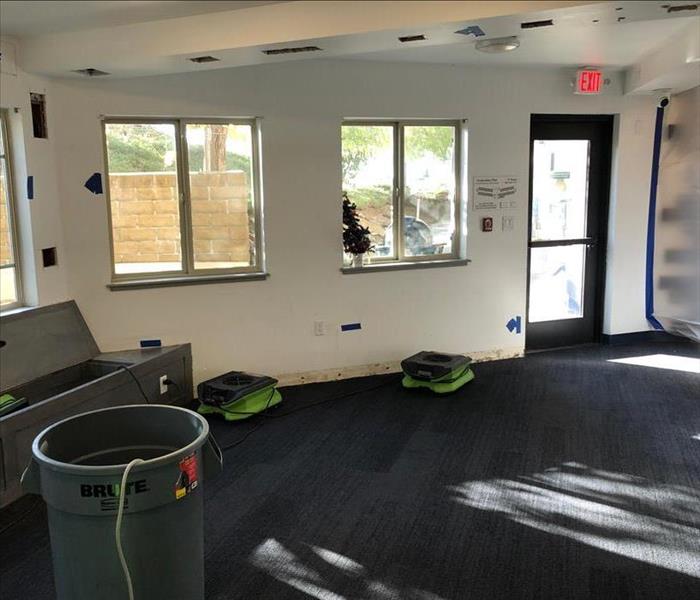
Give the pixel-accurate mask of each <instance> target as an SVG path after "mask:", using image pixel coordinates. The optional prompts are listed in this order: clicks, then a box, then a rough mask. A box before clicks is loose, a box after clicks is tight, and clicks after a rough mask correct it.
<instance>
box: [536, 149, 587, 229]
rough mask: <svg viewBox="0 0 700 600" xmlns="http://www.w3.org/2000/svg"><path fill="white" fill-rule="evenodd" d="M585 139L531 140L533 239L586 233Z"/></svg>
mask: <svg viewBox="0 0 700 600" xmlns="http://www.w3.org/2000/svg"><path fill="white" fill-rule="evenodd" d="M589 150H590V142H589V141H588V140H534V142H533V148H532V238H531V239H532V240H533V241H542V240H570V239H577V238H582V237H585V236H586V208H587V196H588V158H589Z"/></svg>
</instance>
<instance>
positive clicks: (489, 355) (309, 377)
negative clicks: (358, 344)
mask: <svg viewBox="0 0 700 600" xmlns="http://www.w3.org/2000/svg"><path fill="white" fill-rule="evenodd" d="M464 354H467V355H468V356H471V357H472V359H473V361H474V362H477V363H478V362H488V361H492V360H503V359H506V358H521V357H522V356H523V355H524V352H523V349H522V348H521V347H517V348H502V349H499V350H486V351H483V352H465V353H464ZM400 371H401V361H389V362H380V363H371V364H368V365H358V366H355V367H340V368H338V369H324V370H321V371H302V372H298V373H284V374H282V375H275V377H276V378H277V379H278V380H279V385H280V386H285V385H300V384H303V383H320V382H322V381H337V380H340V379H351V378H353V377H367V376H369V375H382V374H386V373H399V372H400Z"/></svg>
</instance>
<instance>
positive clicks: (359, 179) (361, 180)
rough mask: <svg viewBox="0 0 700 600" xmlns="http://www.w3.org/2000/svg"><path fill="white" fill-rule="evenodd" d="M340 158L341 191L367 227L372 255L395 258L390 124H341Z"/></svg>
mask: <svg viewBox="0 0 700 600" xmlns="http://www.w3.org/2000/svg"><path fill="white" fill-rule="evenodd" d="M342 160H343V191H345V192H347V194H348V197H349V198H350V201H351V202H354V203H355V204H357V208H358V213H359V216H360V222H361V223H362V225H363V226H364V227H367V228H369V230H370V238H371V240H372V244H373V245H374V256H377V257H395V256H396V252H395V250H394V242H393V227H394V225H393V223H394V202H393V188H394V127H393V126H392V125H343V128H342Z"/></svg>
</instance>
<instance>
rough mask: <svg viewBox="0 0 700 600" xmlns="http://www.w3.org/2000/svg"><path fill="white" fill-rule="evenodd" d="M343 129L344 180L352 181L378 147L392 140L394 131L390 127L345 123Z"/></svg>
mask: <svg viewBox="0 0 700 600" xmlns="http://www.w3.org/2000/svg"><path fill="white" fill-rule="evenodd" d="M342 131H343V134H342V138H343V140H342V141H343V144H342V146H343V150H342V162H343V181H350V180H351V179H353V178H354V177H355V175H357V172H358V171H359V170H360V167H361V166H362V164H363V163H365V162H367V160H368V159H369V158H370V157H371V156H372V154H373V153H374V152H375V151H376V150H377V149H378V148H380V147H382V146H385V145H387V144H389V143H390V142H391V135H392V132H391V128H390V127H382V126H367V125H360V126H356V125H344V126H343V129H342Z"/></svg>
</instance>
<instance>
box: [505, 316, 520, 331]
mask: <svg viewBox="0 0 700 600" xmlns="http://www.w3.org/2000/svg"><path fill="white" fill-rule="evenodd" d="M506 329H507V330H508V331H510V332H511V333H513V332H515V333H520V331H521V329H522V319H521V318H520V315H518V316H517V317H513V318H512V319H511V320H510V321H508V323H506Z"/></svg>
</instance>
